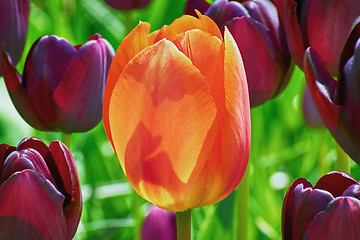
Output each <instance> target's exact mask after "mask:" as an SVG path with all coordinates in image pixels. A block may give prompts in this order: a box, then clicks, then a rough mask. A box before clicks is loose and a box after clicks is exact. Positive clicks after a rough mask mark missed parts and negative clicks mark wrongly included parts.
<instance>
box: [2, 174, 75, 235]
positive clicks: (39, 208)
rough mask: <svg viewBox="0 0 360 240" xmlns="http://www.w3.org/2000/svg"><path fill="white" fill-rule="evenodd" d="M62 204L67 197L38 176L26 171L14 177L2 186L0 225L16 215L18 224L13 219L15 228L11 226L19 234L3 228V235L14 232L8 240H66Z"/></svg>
mask: <svg viewBox="0 0 360 240" xmlns="http://www.w3.org/2000/svg"><path fill="white" fill-rule="evenodd" d="M18 192H21V194H20V195H19V194H18ZM63 201H64V197H63V196H62V195H61V194H60V193H59V192H58V191H57V190H56V189H55V187H54V186H53V185H52V184H51V183H50V182H49V181H47V180H45V178H43V177H42V176H41V175H39V174H38V173H35V172H33V171H31V170H25V171H23V172H18V173H15V174H13V175H12V176H11V177H10V178H9V179H8V180H7V181H6V182H4V183H3V184H2V185H1V187H0V205H1V208H0V219H1V220H0V222H5V221H6V218H8V217H10V216H13V217H15V218H17V219H19V221H17V220H16V219H12V221H14V222H13V224H15V225H13V226H11V227H12V228H13V229H16V230H18V231H13V232H11V231H9V230H6V229H2V228H0V231H3V230H4V231H5V233H3V232H0V236H4V234H9V233H11V234H14V235H13V236H6V237H7V239H21V238H19V237H20V236H26V235H27V234H28V236H27V239H37V238H32V237H37V236H38V235H39V234H40V235H41V237H42V238H41V239H70V238H66V230H67V229H66V220H65V216H64V213H63ZM23 223H25V224H23ZM34 228H35V229H36V230H37V231H35V229H34ZM31 234H35V236H34V235H31Z"/></svg>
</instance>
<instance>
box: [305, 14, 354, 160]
mask: <svg viewBox="0 0 360 240" xmlns="http://www.w3.org/2000/svg"><path fill="white" fill-rule="evenodd" d="M359 61H360V18H358V19H357V20H356V21H355V24H354V27H353V28H352V31H351V33H350V35H349V37H348V40H347V42H346V43H345V46H344V48H343V51H342V55H341V62H340V72H339V73H338V74H337V76H338V77H337V80H335V79H333V78H332V76H331V73H330V71H329V68H328V66H327V65H326V63H325V62H324V61H323V59H322V58H321V56H320V55H319V54H318V52H317V51H316V50H315V49H313V48H312V47H310V48H309V49H308V50H307V51H306V53H305V59H304V67H305V76H306V80H307V85H308V86H309V91H310V93H311V95H312V98H313V100H314V103H315V106H316V108H317V110H318V112H319V114H320V116H321V118H322V120H323V122H324V123H325V125H326V126H327V128H328V129H329V131H330V133H331V134H332V136H333V137H334V138H335V140H336V141H337V142H338V144H339V145H340V146H341V147H342V148H343V149H344V151H345V152H346V153H347V154H348V155H349V156H350V157H351V158H352V159H353V160H354V161H356V162H357V163H359V164H360V137H359V136H360V122H359V119H360V101H359V99H360V98H359V95H360V87H359V86H360V84H359V82H360V71H359V67H360V65H359Z"/></svg>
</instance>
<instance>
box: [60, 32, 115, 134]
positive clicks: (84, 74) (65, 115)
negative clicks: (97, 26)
mask: <svg viewBox="0 0 360 240" xmlns="http://www.w3.org/2000/svg"><path fill="white" fill-rule="evenodd" d="M110 49H111V50H112V48H111V46H110ZM109 51H110V50H109V46H108V44H107V42H106V40H104V39H102V38H100V39H98V40H91V41H88V42H87V43H86V44H84V45H82V46H81V47H80V49H79V50H78V51H77V53H76V55H75V56H74V57H73V58H72V59H71V61H70V64H69V66H68V68H67V69H66V70H65V73H64V77H63V80H62V81H61V82H60V84H59V85H58V87H57V88H56V89H55V91H54V95H53V96H54V100H55V102H56V104H57V106H58V107H59V108H58V110H59V113H58V116H59V118H58V120H59V125H60V126H66V127H67V129H61V131H62V132H74V131H77V132H83V131H88V130H89V129H92V128H93V127H94V126H96V125H97V124H98V123H99V122H100V120H101V114H102V99H103V93H104V88H105V81H106V74H107V72H108V69H109V66H110V62H111V59H108V56H109V55H113V53H111V52H109ZM69 89H72V91H69ZM74 93H76V94H74ZM89 96H91V97H89ZM74 102H76V103H77V104H73V103H74Z"/></svg>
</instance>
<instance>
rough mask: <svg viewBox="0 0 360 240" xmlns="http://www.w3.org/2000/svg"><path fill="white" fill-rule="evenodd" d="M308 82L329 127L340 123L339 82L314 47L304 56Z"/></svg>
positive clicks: (315, 101) (320, 112)
mask: <svg viewBox="0 0 360 240" xmlns="http://www.w3.org/2000/svg"><path fill="white" fill-rule="evenodd" d="M304 68H305V76H306V82H307V85H308V87H309V90H310V93H311V96H312V98H313V100H314V103H315V106H316V108H317V110H318V112H319V114H320V116H321V118H322V120H323V121H324V123H325V124H326V126H327V127H328V128H329V129H334V128H336V126H337V125H338V121H339V114H340V109H341V108H340V106H339V105H337V100H336V97H337V91H338V82H337V81H336V80H335V79H333V78H332V77H331V75H330V73H329V71H328V70H327V69H326V66H325V64H324V62H323V61H322V60H321V58H320V56H319V55H318V54H317V53H316V51H315V50H314V49H312V48H308V49H307V50H306V52H305V57H304Z"/></svg>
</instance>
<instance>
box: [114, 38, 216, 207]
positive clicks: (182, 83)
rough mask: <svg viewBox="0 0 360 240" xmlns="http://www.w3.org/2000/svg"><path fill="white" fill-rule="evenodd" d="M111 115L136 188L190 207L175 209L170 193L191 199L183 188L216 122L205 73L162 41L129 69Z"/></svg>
mask: <svg viewBox="0 0 360 240" xmlns="http://www.w3.org/2000/svg"><path fill="white" fill-rule="evenodd" d="M134 96H137V97H136V98H134ZM129 106H131V108H129ZM109 115H110V129H111V132H112V136H113V140H114V144H115V149H116V152H117V154H118V157H119V160H120V163H121V166H122V167H123V170H124V172H125V174H126V176H127V177H128V179H129V181H130V183H131V184H132V186H133V187H134V188H135V190H136V191H137V192H138V193H139V194H140V195H141V196H143V197H144V198H145V199H147V200H148V201H150V202H153V203H154V204H156V205H158V206H161V207H162V208H165V209H168V210H177V211H180V210H182V211H183V210H186V209H188V208H189V206H172V204H174V201H173V200H172V199H171V197H170V195H168V192H172V197H176V198H179V199H184V198H185V199H186V198H187V196H185V195H186V193H185V192H182V191H183V189H180V188H179V186H183V185H184V184H186V182H187V181H188V179H189V177H190V175H191V174H192V172H193V170H194V168H195V167H196V166H197V159H198V156H199V154H200V151H201V149H202V144H203V142H204V140H205V138H206V135H207V133H208V131H209V129H210V127H211V126H212V124H213V122H214V119H215V115H216V108H215V104H214V102H213V100H212V97H211V95H210V93H209V90H208V88H207V85H206V80H205V78H204V77H203V76H202V75H201V73H200V71H199V70H198V69H196V68H195V67H194V66H193V64H192V63H191V61H190V60H189V59H188V58H187V57H185V55H183V54H182V53H181V52H180V51H179V50H178V49H177V48H176V46H175V45H174V44H173V43H171V42H169V41H167V40H165V39H164V40H161V41H159V42H157V43H156V44H154V45H152V46H151V47H148V48H146V49H145V50H143V51H142V52H140V53H139V54H138V55H136V56H135V57H134V58H133V59H132V60H131V61H130V62H129V64H128V65H127V67H126V68H125V69H124V71H123V73H122V74H121V75H120V77H119V79H118V82H117V84H116V86H115V89H114V91H113V93H112V97H111V100H110V108H109ZM166 195H168V198H162V196H166ZM177 202H179V201H177ZM180 202H182V201H180ZM190 207H191V206H190ZM171 208H172V209H171Z"/></svg>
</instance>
